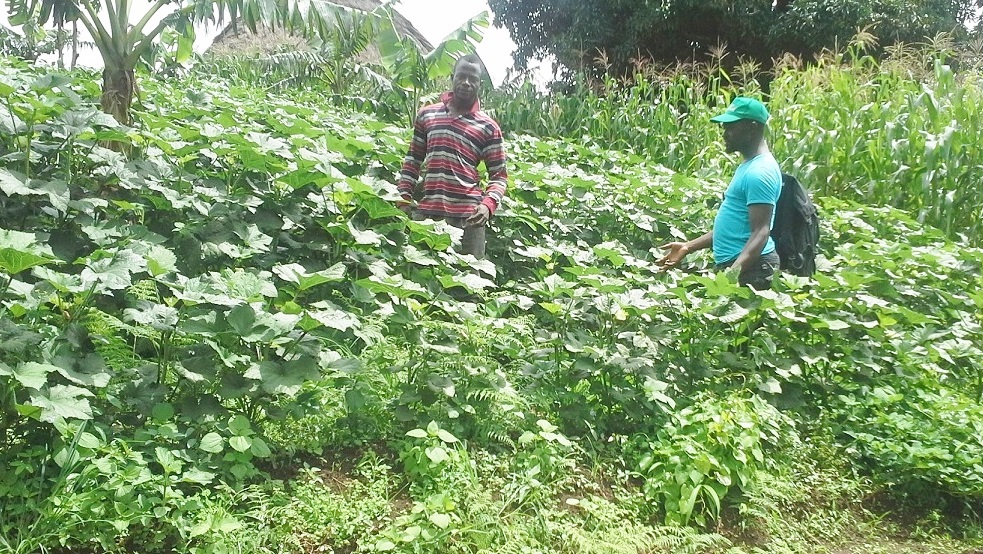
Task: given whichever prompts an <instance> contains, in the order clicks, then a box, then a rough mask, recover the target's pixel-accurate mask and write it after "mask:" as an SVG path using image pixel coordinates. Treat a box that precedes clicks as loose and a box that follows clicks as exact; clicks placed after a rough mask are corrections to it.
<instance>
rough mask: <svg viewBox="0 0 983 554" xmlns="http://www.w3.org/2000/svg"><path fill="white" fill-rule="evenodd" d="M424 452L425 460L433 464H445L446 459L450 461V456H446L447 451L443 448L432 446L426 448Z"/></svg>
mask: <svg viewBox="0 0 983 554" xmlns="http://www.w3.org/2000/svg"><path fill="white" fill-rule="evenodd" d="M425 452H426V455H427V458H429V459H430V461H431V462H433V463H435V464H440V463H443V462H446V461H447V460H448V459H450V456H449V455H448V454H447V451H446V450H444V448H443V447H440V446H433V447H430V448H427V449H426V450H425Z"/></svg>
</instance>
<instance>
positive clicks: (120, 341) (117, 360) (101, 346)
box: [81, 309, 139, 371]
mask: <svg viewBox="0 0 983 554" xmlns="http://www.w3.org/2000/svg"><path fill="white" fill-rule="evenodd" d="M81 323H82V325H84V326H85V328H86V329H87V330H88V331H89V334H90V335H91V336H92V339H93V341H92V342H93V344H94V345H95V349H96V352H97V353H98V354H99V355H100V356H102V357H103V359H104V360H106V365H107V366H109V367H110V368H111V369H113V370H115V371H120V370H123V369H128V368H131V367H134V366H136V365H139V357H138V356H137V355H136V353H135V352H134V351H133V346H132V345H130V344H129V343H128V342H127V341H126V340H125V338H124V337H125V336H126V334H130V335H133V334H134V333H133V330H134V328H133V326H132V325H127V324H126V323H123V322H122V321H120V320H119V319H118V318H116V317H115V316H112V315H110V314H108V313H106V312H103V311H100V310H97V309H90V310H89V311H88V312H87V313H86V314H85V315H84V316H83V317H82V318H81Z"/></svg>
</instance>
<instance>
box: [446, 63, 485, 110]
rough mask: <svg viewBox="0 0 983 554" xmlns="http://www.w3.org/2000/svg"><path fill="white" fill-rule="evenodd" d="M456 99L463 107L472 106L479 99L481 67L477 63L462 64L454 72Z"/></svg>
mask: <svg viewBox="0 0 983 554" xmlns="http://www.w3.org/2000/svg"><path fill="white" fill-rule="evenodd" d="M452 79H453V87H454V98H455V99H457V100H458V101H460V102H461V104H462V105H470V104H472V103H473V102H474V101H475V100H477V99H478V88H479V87H480V86H481V66H479V65H478V64H476V63H469V62H461V63H459V64H457V68H456V69H455V70H454V76H453V77H452Z"/></svg>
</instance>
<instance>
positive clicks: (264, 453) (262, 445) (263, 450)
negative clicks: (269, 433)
mask: <svg viewBox="0 0 983 554" xmlns="http://www.w3.org/2000/svg"><path fill="white" fill-rule="evenodd" d="M252 441H253V443H252V444H251V445H250V446H249V453H250V454H252V455H253V456H255V457H257V458H269V457H270V456H271V455H272V454H273V453H272V452H271V451H270V447H269V446H268V445H267V444H266V441H264V440H263V439H261V438H259V437H253V438H252Z"/></svg>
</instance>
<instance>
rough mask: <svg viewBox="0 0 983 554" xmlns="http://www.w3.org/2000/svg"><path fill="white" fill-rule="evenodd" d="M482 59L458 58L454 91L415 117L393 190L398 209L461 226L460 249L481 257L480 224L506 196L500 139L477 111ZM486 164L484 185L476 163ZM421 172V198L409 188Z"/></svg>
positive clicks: (494, 127)
mask: <svg viewBox="0 0 983 554" xmlns="http://www.w3.org/2000/svg"><path fill="white" fill-rule="evenodd" d="M481 78H482V66H481V60H480V59H479V58H478V57H477V56H475V55H474V54H468V55H466V56H463V57H461V58H460V59H458V60H457V63H456V64H455V65H454V72H453V76H452V82H453V90H451V91H449V92H445V93H444V94H442V95H441V97H440V103H438V104H433V105H430V106H426V107H424V108H423V109H421V110H420V112H419V113H418V114H417V116H416V125H415V126H414V129H413V141H412V142H411V143H410V148H409V153H407V155H406V158H405V159H404V160H403V167H402V171H401V172H400V179H399V184H398V189H399V193H400V195H401V196H402V197H403V201H402V202H401V203H400V208H401V209H402V210H403V211H404V212H406V214H407V215H411V216H412V217H413V218H414V219H425V218H428V217H429V218H433V219H444V220H446V221H447V222H448V223H450V224H451V225H454V226H455V227H458V228H461V229H464V237H463V238H462V240H461V247H460V248H459V251H460V252H461V253H462V254H471V255H473V256H475V257H477V258H481V257H484V255H485V226H486V225H487V224H488V220H489V219H491V216H492V214H493V213H495V209H496V208H498V205H499V203H500V202H501V201H502V197H504V196H505V184H506V182H507V180H508V172H507V171H506V169H505V142H504V140H503V139H502V130H501V128H499V126H498V123H497V122H496V121H495V120H494V119H492V118H491V117H490V116H489V115H488V114H486V113H485V112H483V111H481V106H480V104H479V102H478V90H479V88H480V85H481ZM482 161H484V162H485V169H486V170H487V171H488V184H487V185H486V186H485V187H482V186H481V184H480V183H479V175H478V164H479V163H480V162H482ZM421 174H422V176H423V198H422V199H421V200H420V203H419V204H418V205H416V206H414V204H413V192H414V190H415V189H416V186H417V183H418V181H419V180H420V176H421Z"/></svg>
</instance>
